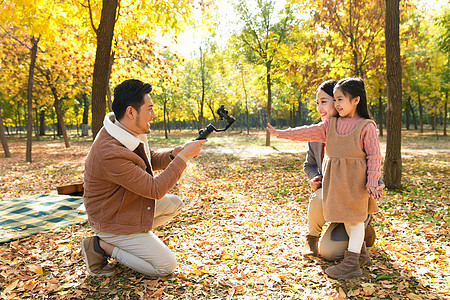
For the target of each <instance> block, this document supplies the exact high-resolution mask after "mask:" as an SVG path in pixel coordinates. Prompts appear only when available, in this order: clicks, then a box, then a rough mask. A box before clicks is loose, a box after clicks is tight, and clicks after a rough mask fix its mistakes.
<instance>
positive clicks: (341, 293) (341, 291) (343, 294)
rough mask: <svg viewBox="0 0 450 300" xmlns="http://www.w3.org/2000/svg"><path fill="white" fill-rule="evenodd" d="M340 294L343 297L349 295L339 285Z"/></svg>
mask: <svg viewBox="0 0 450 300" xmlns="http://www.w3.org/2000/svg"><path fill="white" fill-rule="evenodd" d="M339 295H341V296H342V297H343V298H345V297H347V294H345V292H344V290H343V289H342V288H341V287H339Z"/></svg>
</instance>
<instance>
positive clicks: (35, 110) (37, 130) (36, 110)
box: [34, 107, 40, 141]
mask: <svg viewBox="0 0 450 300" xmlns="http://www.w3.org/2000/svg"><path fill="white" fill-rule="evenodd" d="M34 115H35V116H36V117H35V123H34V134H35V135H36V140H38V141H39V140H40V139H39V115H38V109H37V107H35V108H34Z"/></svg>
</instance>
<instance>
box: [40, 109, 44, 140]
mask: <svg viewBox="0 0 450 300" xmlns="http://www.w3.org/2000/svg"><path fill="white" fill-rule="evenodd" d="M39 119H40V122H39V135H42V136H44V135H45V110H41V111H40V114H39Z"/></svg>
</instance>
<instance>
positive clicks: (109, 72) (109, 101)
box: [106, 51, 116, 112]
mask: <svg viewBox="0 0 450 300" xmlns="http://www.w3.org/2000/svg"><path fill="white" fill-rule="evenodd" d="M115 54H116V52H114V51H113V52H112V53H111V57H110V58H109V68H108V85H107V86H106V97H107V99H108V108H109V111H110V112H111V111H113V110H112V97H111V89H110V88H109V80H110V79H111V70H112V66H113V64H114V58H115Z"/></svg>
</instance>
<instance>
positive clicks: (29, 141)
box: [25, 36, 40, 163]
mask: <svg viewBox="0 0 450 300" xmlns="http://www.w3.org/2000/svg"><path fill="white" fill-rule="evenodd" d="M39 39H40V37H38V38H37V39H36V38H35V37H34V36H33V37H31V44H32V47H31V62H30V70H29V73H28V88H27V111H28V120H27V150H26V153H25V160H26V162H29V163H31V144H32V138H33V79H34V67H35V65H36V58H37V45H38V43H39Z"/></svg>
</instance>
